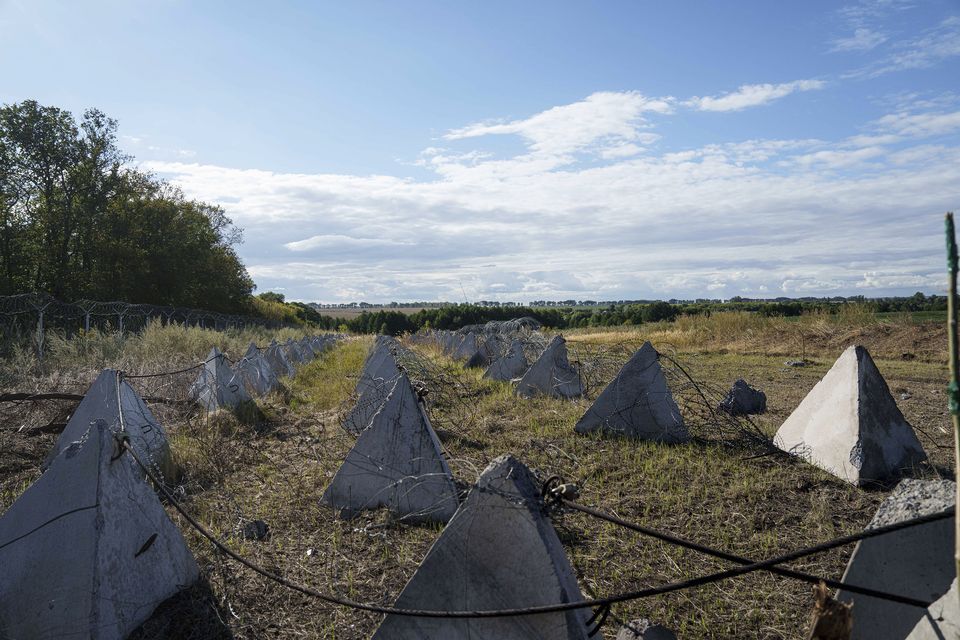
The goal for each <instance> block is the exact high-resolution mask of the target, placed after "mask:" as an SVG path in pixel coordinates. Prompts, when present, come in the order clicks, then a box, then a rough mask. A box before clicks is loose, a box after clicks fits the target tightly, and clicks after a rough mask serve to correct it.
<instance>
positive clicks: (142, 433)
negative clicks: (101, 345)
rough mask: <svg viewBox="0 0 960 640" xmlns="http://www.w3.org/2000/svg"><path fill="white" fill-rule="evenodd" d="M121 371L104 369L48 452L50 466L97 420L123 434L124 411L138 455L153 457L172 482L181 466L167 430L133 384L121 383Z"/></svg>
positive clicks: (47, 462) (125, 424)
mask: <svg viewBox="0 0 960 640" xmlns="http://www.w3.org/2000/svg"><path fill="white" fill-rule="evenodd" d="M117 374H118V372H117V371H115V370H113V369H104V370H103V371H102V372H101V373H100V375H99V376H97V379H96V380H95V381H94V382H93V384H92V385H90V388H89V389H87V392H86V393H85V394H84V396H83V400H82V401H81V402H80V404H79V405H78V406H77V408H76V410H75V411H74V412H73V415H72V416H70V421H69V422H67V426H66V427H65V428H64V429H63V432H62V433H61V434H60V437H59V438H58V439H57V442H56V444H54V445H53V449H51V450H50V453H49V454H48V455H47V460H46V462H45V465H47V466H49V465H50V464H51V463H52V462H53V460H54V459H55V458H56V457H57V456H58V455H60V453H62V452H63V451H64V450H65V449H67V448H68V447H69V446H70V445H71V443H73V442H76V441H77V440H80V439H82V438H83V435H84V434H85V433H86V432H87V431H88V430H89V429H90V425H92V424H94V423H97V422H102V423H103V424H105V425H107V427H108V428H109V429H110V430H111V431H112V432H114V433H119V432H120V430H121V429H120V415H121V413H122V414H123V427H124V429H126V434H127V437H129V438H130V444H131V445H132V446H133V448H134V450H135V451H136V452H137V455H139V456H140V459H141V460H143V461H144V462H147V461H148V460H149V461H150V463H152V465H153V467H154V471H156V472H157V473H159V474H160V476H161V477H163V478H164V480H166V481H167V482H171V483H172V482H173V481H174V480H175V479H176V475H177V467H176V465H175V464H174V462H173V458H172V456H171V455H170V443H169V441H168V440H167V434H166V432H165V431H164V429H163V427H162V426H160V423H159V422H157V419H156V418H154V417H153V414H152V413H151V412H150V409H148V408H147V405H146V404H145V403H144V402H143V399H142V398H141V397H140V396H139V394H137V392H136V391H134V389H133V387H131V386H130V385H129V384H128V383H127V382H126V381H120V382H118V379H117ZM138 473H139V472H138ZM141 475H142V474H141Z"/></svg>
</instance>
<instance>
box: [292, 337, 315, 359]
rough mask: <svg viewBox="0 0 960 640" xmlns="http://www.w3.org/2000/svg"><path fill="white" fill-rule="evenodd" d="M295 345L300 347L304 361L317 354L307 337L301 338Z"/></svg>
mask: <svg viewBox="0 0 960 640" xmlns="http://www.w3.org/2000/svg"><path fill="white" fill-rule="evenodd" d="M296 344H297V347H298V348H299V349H300V354H301V356H303V361H304V362H312V361H313V359H314V358H316V357H317V354H316V353H314V351H313V345H311V344H310V340H309V339H307V338H305V337H304V338H301V339H300V340H299V341H298V342H297V343H296Z"/></svg>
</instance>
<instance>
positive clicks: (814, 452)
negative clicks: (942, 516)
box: [774, 346, 927, 485]
mask: <svg viewBox="0 0 960 640" xmlns="http://www.w3.org/2000/svg"><path fill="white" fill-rule="evenodd" d="M774 443H775V444H776V445H777V446H778V447H780V448H781V449H783V450H784V451H787V452H790V453H793V454H795V455H798V456H801V457H803V458H805V459H806V460H807V461H808V462H811V463H812V464H815V465H817V466H818V467H820V468H822V469H825V470H827V471H829V472H830V473H832V474H834V475H835V476H837V477H838V478H841V479H843V480H846V481H847V482H851V483H853V484H858V485H864V484H869V483H871V482H880V481H884V480H887V479H889V478H891V477H895V476H896V475H898V474H899V473H900V472H902V471H904V470H906V469H909V468H910V467H912V466H913V465H915V464H917V463H918V462H920V461H922V460H925V459H926V457H927V454H926V453H924V451H923V447H922V446H921V445H920V441H919V440H917V436H916V434H914V432H913V427H911V426H910V424H909V423H908V422H907V421H906V420H905V419H904V417H903V414H902V413H900V409H898V408H897V403H896V402H895V401H894V399H893V396H891V395H890V389H889V388H888V387H887V383H886V381H885V380H884V379H883V376H882V375H880V371H879V370H878V369H877V366H876V365H875V364H874V363H873V359H872V358H871V357H870V354H869V353H867V350H866V349H865V348H864V347H860V346H855V347H850V348H848V349H847V350H846V351H844V352H843V353H842V354H841V355H840V357H839V358H837V361H836V363H834V365H833V367H832V368H831V369H830V370H829V371H828V372H827V374H826V375H825V376H824V377H823V378H822V379H821V380H820V382H818V383H817V385H816V386H815V387H814V388H813V389H812V390H811V391H810V393H808V394H807V397H806V398H804V399H803V402H801V403H800V406H798V407H797V408H796V409H795V410H794V412H793V413H792V414H790V417H788V418H787V420H786V421H785V422H784V423H783V425H781V427H780V429H779V430H778V431H777V435H776V438H775V439H774Z"/></svg>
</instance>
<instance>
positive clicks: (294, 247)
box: [283, 234, 411, 251]
mask: <svg viewBox="0 0 960 640" xmlns="http://www.w3.org/2000/svg"><path fill="white" fill-rule="evenodd" d="M410 244H411V243H409V242H397V241H395V240H388V239H385V238H354V237H352V236H347V235H341V234H320V235H315V236H310V237H309V238H305V239H304V240H296V241H293V242H287V243H285V244H284V245H283V246H284V247H286V248H287V249H289V250H290V251H310V250H311V249H332V248H343V247H349V248H360V247H398V246H409V245H410Z"/></svg>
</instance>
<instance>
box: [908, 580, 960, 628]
mask: <svg viewBox="0 0 960 640" xmlns="http://www.w3.org/2000/svg"><path fill="white" fill-rule="evenodd" d="M947 638H960V594H957V580H956V579H954V580H953V585H951V587H950V590H949V591H947V592H946V593H945V594H943V595H942V596H940V598H939V599H938V600H937V601H936V602H934V603H933V604H931V605H930V607H929V608H927V612H926V613H925V614H924V615H923V617H921V618H920V622H918V623H917V626H915V627H914V628H913V631H911V632H910V635H908V636H907V640H946V639H947Z"/></svg>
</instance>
